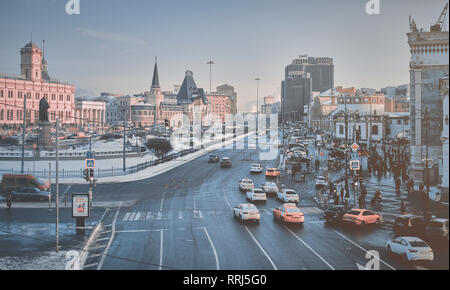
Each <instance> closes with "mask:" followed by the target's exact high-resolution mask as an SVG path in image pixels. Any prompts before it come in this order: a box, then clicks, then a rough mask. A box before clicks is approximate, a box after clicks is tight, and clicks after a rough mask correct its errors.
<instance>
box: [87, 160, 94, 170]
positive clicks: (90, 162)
mask: <svg viewBox="0 0 450 290" xmlns="http://www.w3.org/2000/svg"><path fill="white" fill-rule="evenodd" d="M86 168H95V159H86Z"/></svg>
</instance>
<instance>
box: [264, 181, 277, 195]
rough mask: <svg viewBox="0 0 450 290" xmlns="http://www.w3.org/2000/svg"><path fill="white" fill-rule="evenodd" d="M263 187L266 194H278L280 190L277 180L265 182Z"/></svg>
mask: <svg viewBox="0 0 450 290" xmlns="http://www.w3.org/2000/svg"><path fill="white" fill-rule="evenodd" d="M261 188H262V190H263V191H264V192H265V193H266V194H269V193H271V194H276V193H277V192H278V186H277V184H276V183H275V182H264V183H263V184H262V186H261Z"/></svg>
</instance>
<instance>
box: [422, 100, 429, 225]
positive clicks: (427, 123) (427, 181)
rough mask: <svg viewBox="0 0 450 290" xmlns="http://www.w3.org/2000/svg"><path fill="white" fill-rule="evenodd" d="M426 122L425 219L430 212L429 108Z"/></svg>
mask: <svg viewBox="0 0 450 290" xmlns="http://www.w3.org/2000/svg"><path fill="white" fill-rule="evenodd" d="M423 119H424V122H425V128H426V130H425V134H426V137H425V138H426V141H425V142H426V143H425V155H426V157H425V158H426V159H425V185H426V187H427V189H426V190H427V201H426V204H425V218H426V217H427V215H428V212H429V204H430V180H429V175H430V172H429V170H428V131H429V130H430V112H429V110H428V108H426V109H425V113H424V118H423Z"/></svg>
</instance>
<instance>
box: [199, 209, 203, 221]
mask: <svg viewBox="0 0 450 290" xmlns="http://www.w3.org/2000/svg"><path fill="white" fill-rule="evenodd" d="M198 216H199V217H200V218H201V219H202V218H203V214H202V212H201V211H200V210H199V211H198Z"/></svg>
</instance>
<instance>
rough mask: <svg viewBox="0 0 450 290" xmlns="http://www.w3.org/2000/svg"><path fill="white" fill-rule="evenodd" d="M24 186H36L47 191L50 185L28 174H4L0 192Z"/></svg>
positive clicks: (4, 192) (6, 192)
mask: <svg viewBox="0 0 450 290" xmlns="http://www.w3.org/2000/svg"><path fill="white" fill-rule="evenodd" d="M24 187H37V188H39V189H40V190H44V191H49V190H50V185H49V184H48V182H44V181H42V180H41V179H39V178H37V177H34V176H33V175H30V174H4V175H3V177H2V183H1V189H0V190H1V191H0V192H1V194H8V193H10V192H12V191H14V190H19V189H22V188H24Z"/></svg>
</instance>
